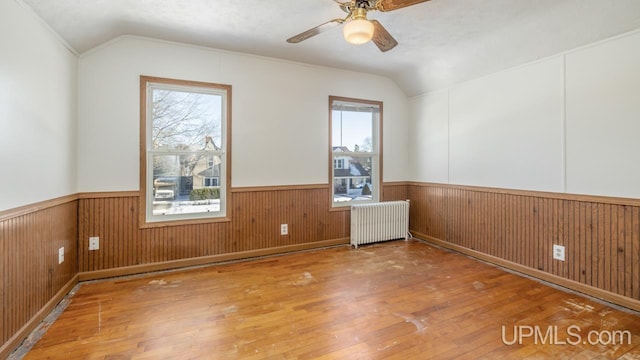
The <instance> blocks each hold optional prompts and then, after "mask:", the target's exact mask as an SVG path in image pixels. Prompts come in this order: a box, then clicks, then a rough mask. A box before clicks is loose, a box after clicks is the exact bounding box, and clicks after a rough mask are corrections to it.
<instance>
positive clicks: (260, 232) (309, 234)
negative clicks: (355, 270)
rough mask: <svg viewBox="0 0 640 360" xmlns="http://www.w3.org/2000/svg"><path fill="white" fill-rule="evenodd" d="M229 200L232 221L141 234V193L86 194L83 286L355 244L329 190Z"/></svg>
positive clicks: (244, 193) (278, 191)
mask: <svg viewBox="0 0 640 360" xmlns="http://www.w3.org/2000/svg"><path fill="white" fill-rule="evenodd" d="M406 190H407V186H406V183H388V184H385V185H384V187H383V193H385V195H383V199H384V200H396V199H404V198H406ZM231 196H232V201H231V204H233V205H232V208H231V209H229V211H230V212H231V221H229V222H216V223H207V224H191V225H177V226H165V227H159V228H140V226H139V222H138V219H139V214H138V211H139V209H138V192H137V191H135V192H120V193H85V194H80V196H79V197H80V199H79V214H78V216H79V229H78V244H79V254H78V262H79V270H80V278H81V280H86V279H94V278H103V277H109V276H116V275H124V274H133V273H140V272H145V271H153V270H162V269H169V268H175V267H182V266H188V265H198V264H205V263H211V262H217V261H225V260H232V259H239V258H247V257H253V256H261V255H267V254H274V253H283V252H287V251H295V250H301V249H308V248H317V247H323V246H330V245H338V244H348V243H349V227H350V214H349V211H331V204H330V196H331V195H330V188H329V186H328V185H326V184H320V185H297V186H275V187H274V186H271V187H252V188H234V189H232V191H231ZM345 210H348V209H345ZM280 224H288V226H289V234H288V235H284V236H283V235H280ZM90 236H98V237H100V249H99V250H97V251H89V250H88V249H89V237H90Z"/></svg>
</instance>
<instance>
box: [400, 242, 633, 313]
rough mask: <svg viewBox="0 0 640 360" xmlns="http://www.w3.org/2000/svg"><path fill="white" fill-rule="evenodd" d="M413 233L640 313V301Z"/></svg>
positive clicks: (463, 252)
mask: <svg viewBox="0 0 640 360" xmlns="http://www.w3.org/2000/svg"><path fill="white" fill-rule="evenodd" d="M411 233H412V234H413V235H414V237H416V238H418V239H421V240H424V241H426V242H429V243H432V244H434V245H438V246H441V247H444V248H447V249H450V250H454V251H457V252H459V253H462V254H465V255H469V256H471V257H474V258H476V259H480V260H483V261H486V262H489V263H492V264H495V265H498V266H501V267H504V268H507V269H510V270H513V271H516V272H519V273H522V274H525V275H529V276H532V277H534V278H537V279H540V280H544V281H547V282H550V283H552V284H555V285H558V286H561V287H564V288H567V289H571V290H574V291H577V292H580V293H583V294H586V295H589V296H593V297H595V298H598V299H602V300H604V301H607V302H610V303H613V304H616V305H620V306H623V307H626V308H628V309H631V310H635V311H640V301H638V300H635V299H631V298H628V297H626V296H622V295H619V294H614V293H611V292H609V291H605V290H602V289H599V288H596V287H593V286H589V285H585V284H582V283H579V282H577V281H574V280H569V279H566V278H563V277H560V276H557V275H553V274H549V273H547V272H544V271H540V270H538V269H533V268H530V267H527V266H524V265H520V264H517V263H514V262H511V261H508V260H505V259H501V258H498V257H495V256H492V255H488V254H485V253H482V252H479V251H476V250H471V249H469V248H466V247H463V246H460V245H456V244H452V243H449V242H446V241H444V240H440V239H436V238H434V237H431V236H429V235H425V234H422V233H419V232H416V231H413V230H411Z"/></svg>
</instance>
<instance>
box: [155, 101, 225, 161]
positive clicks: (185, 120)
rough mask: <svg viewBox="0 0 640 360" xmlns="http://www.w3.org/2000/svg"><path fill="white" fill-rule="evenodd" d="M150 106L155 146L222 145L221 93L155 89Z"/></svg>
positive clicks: (202, 146)
mask: <svg viewBox="0 0 640 360" xmlns="http://www.w3.org/2000/svg"><path fill="white" fill-rule="evenodd" d="M151 107H152V108H151V147H152V149H162V150H202V149H204V148H205V147H206V146H210V147H213V149H216V150H218V149H220V148H221V146H222V141H221V140H222V137H221V136H222V132H221V128H222V96H221V95H214V94H203V93H196V92H186V91H176V90H168V89H153V91H152V104H151ZM213 149H212V150H213Z"/></svg>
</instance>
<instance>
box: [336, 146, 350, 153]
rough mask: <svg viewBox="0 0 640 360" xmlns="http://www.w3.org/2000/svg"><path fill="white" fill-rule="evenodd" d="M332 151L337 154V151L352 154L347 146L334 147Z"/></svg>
mask: <svg viewBox="0 0 640 360" xmlns="http://www.w3.org/2000/svg"><path fill="white" fill-rule="evenodd" d="M332 150H333V152H336V151H340V152H351V150H349V148H348V147H346V146H334V147H333V149H332Z"/></svg>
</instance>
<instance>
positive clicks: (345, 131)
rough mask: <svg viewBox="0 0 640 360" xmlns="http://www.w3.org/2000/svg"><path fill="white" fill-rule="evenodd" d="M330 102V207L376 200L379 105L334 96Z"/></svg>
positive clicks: (378, 165)
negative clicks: (331, 188)
mask: <svg viewBox="0 0 640 360" xmlns="http://www.w3.org/2000/svg"><path fill="white" fill-rule="evenodd" d="M329 101H330V105H331V114H330V123H331V157H332V159H331V161H332V163H333V167H332V169H331V172H332V173H331V179H332V185H333V186H332V187H333V194H332V196H333V204H334V206H345V205H350V204H352V203H361V202H375V201H378V199H379V191H380V173H381V164H380V150H379V148H380V128H381V123H382V119H381V109H382V103H381V102H379V101H369V100H357V99H348V98H340V97H334V96H331V97H330V98H329Z"/></svg>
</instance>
